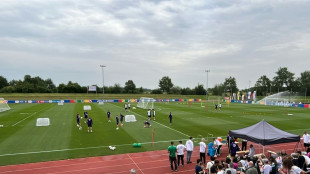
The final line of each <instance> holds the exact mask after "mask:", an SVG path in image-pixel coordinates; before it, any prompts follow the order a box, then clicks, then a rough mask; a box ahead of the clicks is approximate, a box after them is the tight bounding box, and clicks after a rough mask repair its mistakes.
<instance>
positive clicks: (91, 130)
mask: <svg viewBox="0 0 310 174" xmlns="http://www.w3.org/2000/svg"><path fill="white" fill-rule="evenodd" d="M87 126H88V130H87V131H88V132H93V119H91V118H90V117H89V118H88V119H87Z"/></svg>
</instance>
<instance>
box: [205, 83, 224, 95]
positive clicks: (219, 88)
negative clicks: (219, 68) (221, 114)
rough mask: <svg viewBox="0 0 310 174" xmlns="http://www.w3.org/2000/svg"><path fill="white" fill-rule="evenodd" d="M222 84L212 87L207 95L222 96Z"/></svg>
mask: <svg viewBox="0 0 310 174" xmlns="http://www.w3.org/2000/svg"><path fill="white" fill-rule="evenodd" d="M224 89H225V87H224V84H223V83H220V84H216V85H215V86H214V88H209V93H210V92H212V94H213V95H222V94H223V92H224Z"/></svg>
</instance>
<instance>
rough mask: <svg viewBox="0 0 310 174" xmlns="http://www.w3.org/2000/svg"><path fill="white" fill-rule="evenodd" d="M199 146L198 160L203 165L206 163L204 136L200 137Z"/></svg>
mask: <svg viewBox="0 0 310 174" xmlns="http://www.w3.org/2000/svg"><path fill="white" fill-rule="evenodd" d="M199 146H200V160H201V162H203V164H204V165H205V164H206V147H207V145H206V143H205V139H204V138H202V139H201V142H200V143H199ZM202 159H203V160H202Z"/></svg>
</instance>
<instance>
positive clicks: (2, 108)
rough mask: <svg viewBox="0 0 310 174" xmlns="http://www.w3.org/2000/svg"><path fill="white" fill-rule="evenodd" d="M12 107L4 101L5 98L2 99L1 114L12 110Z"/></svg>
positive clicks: (0, 102) (0, 103) (0, 101)
mask: <svg viewBox="0 0 310 174" xmlns="http://www.w3.org/2000/svg"><path fill="white" fill-rule="evenodd" d="M10 109H11V108H10V106H9V105H8V101H7V100H4V98H0V112H3V111H7V110H10Z"/></svg>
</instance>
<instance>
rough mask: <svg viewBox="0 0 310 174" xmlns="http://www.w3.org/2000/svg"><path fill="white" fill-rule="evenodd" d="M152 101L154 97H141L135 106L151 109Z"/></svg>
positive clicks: (152, 106)
mask: <svg viewBox="0 0 310 174" xmlns="http://www.w3.org/2000/svg"><path fill="white" fill-rule="evenodd" d="M154 101H155V99H153V98H147V97H141V98H140V100H139V102H138V104H137V107H138V108H143V109H153V108H154Z"/></svg>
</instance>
